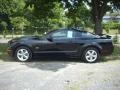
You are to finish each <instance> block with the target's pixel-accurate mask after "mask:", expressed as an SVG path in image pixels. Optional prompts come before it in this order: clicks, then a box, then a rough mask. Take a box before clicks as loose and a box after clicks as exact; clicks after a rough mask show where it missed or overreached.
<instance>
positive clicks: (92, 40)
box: [8, 29, 114, 63]
mask: <svg viewBox="0 0 120 90" xmlns="http://www.w3.org/2000/svg"><path fill="white" fill-rule="evenodd" d="M8 46H9V47H8V54H9V55H11V56H13V57H15V58H16V59H17V60H18V61H22V62H24V61H29V60H31V58H32V57H33V56H34V55H35V54H43V53H44V54H56V53H57V54H60V53H63V54H65V55H68V56H70V57H78V58H81V60H84V61H85V62H88V63H93V62H96V61H97V60H99V58H100V56H101V55H110V54H111V53H112V52H113V49H114V47H113V44H112V40H111V37H110V36H107V35H102V36H99V35H95V34H92V33H89V32H85V31H81V30H77V29H60V30H55V31H52V32H49V33H48V34H46V35H44V36H42V37H39V36H27V37H20V38H15V39H12V40H10V41H9V42H8Z"/></svg>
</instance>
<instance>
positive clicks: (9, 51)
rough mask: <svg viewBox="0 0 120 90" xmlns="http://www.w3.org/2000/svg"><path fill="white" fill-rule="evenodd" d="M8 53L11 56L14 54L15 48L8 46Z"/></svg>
mask: <svg viewBox="0 0 120 90" xmlns="http://www.w3.org/2000/svg"><path fill="white" fill-rule="evenodd" d="M7 53H8V55H9V56H13V50H12V49H11V48H9V47H8V48H7Z"/></svg>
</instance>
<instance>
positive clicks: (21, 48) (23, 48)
mask: <svg viewBox="0 0 120 90" xmlns="http://www.w3.org/2000/svg"><path fill="white" fill-rule="evenodd" d="M20 50H23V52H24V51H26V52H27V53H24V55H26V57H27V56H28V57H27V58H26V59H24V58H25V57H24V56H23V59H24V60H22V59H20V56H19V55H18V54H19V53H20ZM22 55H23V54H22ZM14 56H15V59H16V60H17V61H20V62H27V61H30V60H31V59H32V51H31V50H30V49H29V48H28V47H25V46H20V47H18V48H17V49H16V51H15V55H14Z"/></svg>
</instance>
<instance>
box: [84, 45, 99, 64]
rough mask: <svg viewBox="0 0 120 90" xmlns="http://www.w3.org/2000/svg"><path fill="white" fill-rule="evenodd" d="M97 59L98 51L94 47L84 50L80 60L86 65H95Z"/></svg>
mask: <svg viewBox="0 0 120 90" xmlns="http://www.w3.org/2000/svg"><path fill="white" fill-rule="evenodd" d="M92 53H93V54H92ZM99 58H100V53H99V50H98V49H96V48H94V47H88V48H86V49H85V50H84V52H83V54H82V59H83V60H84V62H87V63H95V62H97V61H98V60H99Z"/></svg>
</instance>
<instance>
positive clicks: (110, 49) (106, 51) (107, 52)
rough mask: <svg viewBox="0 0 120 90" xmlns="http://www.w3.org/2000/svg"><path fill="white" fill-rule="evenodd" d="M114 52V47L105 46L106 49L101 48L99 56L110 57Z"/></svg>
mask: <svg viewBox="0 0 120 90" xmlns="http://www.w3.org/2000/svg"><path fill="white" fill-rule="evenodd" d="M113 51H114V46H113V45H111V46H106V47H103V48H102V50H101V55H103V56H107V55H111V54H112V53H113Z"/></svg>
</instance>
